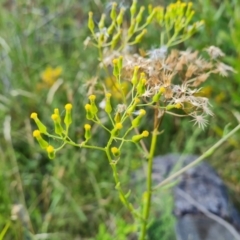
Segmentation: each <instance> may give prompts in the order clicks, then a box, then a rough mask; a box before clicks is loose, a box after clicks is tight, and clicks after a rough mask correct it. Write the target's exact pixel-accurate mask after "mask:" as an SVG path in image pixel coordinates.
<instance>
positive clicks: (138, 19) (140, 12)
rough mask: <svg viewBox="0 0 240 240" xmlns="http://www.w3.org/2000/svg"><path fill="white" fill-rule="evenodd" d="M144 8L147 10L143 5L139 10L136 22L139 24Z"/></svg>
mask: <svg viewBox="0 0 240 240" xmlns="http://www.w3.org/2000/svg"><path fill="white" fill-rule="evenodd" d="M144 10H145V7H144V6H142V7H141V8H140V11H139V13H138V15H137V17H136V23H138V24H139V23H140V22H141V21H142V16H143V11H144Z"/></svg>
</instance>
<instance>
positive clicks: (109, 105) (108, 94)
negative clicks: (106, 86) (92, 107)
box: [105, 93, 112, 114]
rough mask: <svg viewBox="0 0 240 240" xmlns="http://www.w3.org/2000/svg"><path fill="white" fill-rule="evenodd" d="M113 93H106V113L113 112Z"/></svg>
mask: <svg viewBox="0 0 240 240" xmlns="http://www.w3.org/2000/svg"><path fill="white" fill-rule="evenodd" d="M111 96H112V94H111V93H106V105H105V112H106V113H108V114H110V113H111V112H112V105H111V100H110V99H111Z"/></svg>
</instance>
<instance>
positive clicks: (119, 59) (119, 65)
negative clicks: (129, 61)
mask: <svg viewBox="0 0 240 240" xmlns="http://www.w3.org/2000/svg"><path fill="white" fill-rule="evenodd" d="M122 65H123V56H120V57H119V58H118V69H119V73H120V72H121V70H122Z"/></svg>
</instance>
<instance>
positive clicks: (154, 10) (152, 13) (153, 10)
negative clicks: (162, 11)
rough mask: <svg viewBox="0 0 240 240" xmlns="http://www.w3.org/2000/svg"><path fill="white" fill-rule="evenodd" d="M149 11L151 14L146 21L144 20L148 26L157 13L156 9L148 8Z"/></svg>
mask: <svg viewBox="0 0 240 240" xmlns="http://www.w3.org/2000/svg"><path fill="white" fill-rule="evenodd" d="M149 11H151V14H150V15H149V16H148V17H147V20H146V23H147V24H149V23H151V22H152V20H153V18H154V16H155V15H156V13H157V9H156V8H154V9H152V8H150V7H149Z"/></svg>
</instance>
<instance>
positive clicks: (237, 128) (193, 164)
mask: <svg viewBox="0 0 240 240" xmlns="http://www.w3.org/2000/svg"><path fill="white" fill-rule="evenodd" d="M239 129H240V124H239V125H237V126H236V127H235V128H234V129H233V130H232V131H230V132H229V133H228V134H227V135H225V136H224V137H223V138H221V139H220V140H219V141H218V142H217V143H215V144H214V145H213V146H212V147H210V148H209V149H208V150H207V151H206V152H205V153H203V154H202V155H201V156H200V157H199V158H197V159H196V160H195V161H193V162H191V163H190V164H188V165H187V166H185V167H183V168H182V169H180V170H179V171H177V172H175V173H174V174H172V175H171V176H169V177H168V178H166V179H165V180H163V181H162V182H161V183H159V184H158V185H157V186H155V187H154V188H153V191H155V190H157V189H158V188H160V187H162V186H164V185H166V184H168V183H169V182H171V181H172V180H173V179H174V178H176V177H178V176H180V175H181V174H183V173H184V172H186V171H187V170H188V169H190V168H192V167H194V166H195V165H196V164H198V163H200V162H201V161H202V160H203V159H205V158H206V157H208V156H210V155H211V154H212V153H213V152H214V151H215V150H216V149H217V148H218V147H219V146H220V145H221V144H222V143H224V142H225V141H226V140H227V139H228V138H229V137H231V136H232V135H233V134H234V133H236V132H237V131H238V130H239Z"/></svg>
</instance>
